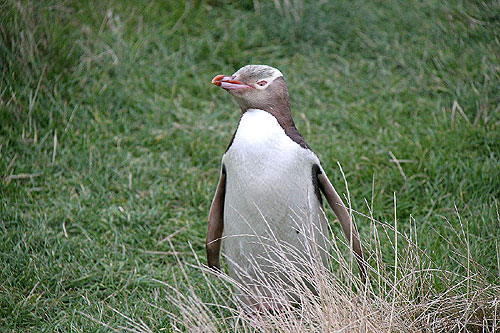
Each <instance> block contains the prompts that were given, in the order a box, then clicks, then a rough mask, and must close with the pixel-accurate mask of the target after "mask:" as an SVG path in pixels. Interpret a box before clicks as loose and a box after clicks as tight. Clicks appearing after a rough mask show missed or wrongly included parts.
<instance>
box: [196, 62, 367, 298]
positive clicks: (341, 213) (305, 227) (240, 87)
mask: <svg viewBox="0 0 500 333" xmlns="http://www.w3.org/2000/svg"><path fill="white" fill-rule="evenodd" d="M212 84H214V85H216V86H218V87H220V88H222V89H224V90H226V91H227V92H229V94H231V95H232V96H233V97H234V99H235V100H236V101H237V102H238V104H239V106H240V109H241V116H240V119H239V123H238V127H237V129H236V131H235V132H234V134H233V137H232V139H231V141H230V144H229V146H228V148H227V149H226V152H225V153H224V155H223V156H222V165H221V170H220V176H219V182H218V185H217V189H216V191H215V195H214V197H213V200H212V204H211V206H210V212H209V217H208V228H207V237H206V244H205V247H206V254H207V262H208V266H209V267H210V268H213V269H220V254H221V246H222V248H223V251H224V254H225V257H226V264H227V268H228V273H229V275H230V276H231V277H232V278H234V280H236V281H237V282H240V283H241V284H244V285H245V284H246V285H249V284H252V281H251V280H252V277H255V278H257V275H258V274H262V272H264V273H266V272H268V273H271V270H272V268H270V267H269V266H270V265H269V264H268V263H269V260H270V259H273V260H275V261H276V260H283V259H282V258H283V256H281V255H278V254H275V255H273V253H275V252H276V251H274V250H273V246H279V245H273V244H286V247H285V248H292V250H290V254H289V255H287V256H289V257H290V258H291V259H293V257H294V256H297V255H301V254H302V253H303V254H305V253H306V252H307V251H309V252H310V248H311V247H310V244H309V243H311V241H313V243H315V244H317V245H318V246H317V247H318V248H319V249H320V251H317V252H318V253H319V256H320V257H321V258H320V261H321V262H322V263H323V265H325V266H326V265H327V263H328V248H329V247H328V244H329V242H328V221H327V219H326V216H325V212H324V209H323V198H322V195H323V196H324V197H325V199H326V201H327V202H328V204H329V205H330V207H331V208H332V210H333V211H334V213H335V215H336V216H337V218H338V220H339V222H340V224H341V227H342V230H343V232H344V234H345V236H346V238H347V240H348V242H349V244H350V245H351V249H352V251H353V252H354V254H355V258H356V260H357V262H358V266H359V268H360V273H361V276H362V279H363V280H364V277H365V274H366V273H365V265H364V257H363V250H362V246H361V242H360V238H359V235H358V232H357V230H356V227H355V225H354V223H353V221H352V219H351V217H350V215H349V213H348V211H347V209H346V206H345V205H344V203H343V202H342V199H341V198H340V196H339V195H338V194H337V191H336V190H335V188H334V187H333V185H332V184H331V182H330V180H329V179H328V177H327V175H326V173H325V171H324V169H323V168H322V166H321V164H320V161H319V158H318V157H317V155H316V154H315V153H314V152H313V150H312V149H311V148H310V146H309V145H308V144H307V143H306V141H305V140H304V138H303V137H302V136H301V135H300V133H299V131H298V130H297V128H296V126H295V123H294V121H293V118H292V113H291V107H290V101H289V94H288V88H287V85H286V82H285V79H284V78H283V74H282V73H281V72H280V71H279V70H278V69H276V68H273V67H270V66H267V65H246V66H244V67H242V68H240V69H239V70H238V71H236V72H235V73H234V74H233V75H231V76H226V75H217V76H215V77H214V78H213V80H212ZM280 258H281V259H280ZM293 262H298V261H293ZM257 266H259V267H257ZM257 268H258V269H257ZM258 272H261V273H258ZM254 301H255V300H254ZM249 302H251V301H248V302H247V303H249Z"/></svg>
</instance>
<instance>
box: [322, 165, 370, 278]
mask: <svg viewBox="0 0 500 333" xmlns="http://www.w3.org/2000/svg"><path fill="white" fill-rule="evenodd" d="M320 168H321V167H320ZM317 180H318V186H319V188H320V190H321V192H323V195H324V196H325V198H326V201H328V204H329V205H330V207H332V209H333V212H334V213H335V215H336V216H337V218H338V219H339V222H340V225H341V227H342V230H343V231H344V235H345V237H346V238H347V240H348V241H349V243H350V244H351V247H352V250H353V252H354V253H355V254H356V256H355V257H356V260H357V262H358V267H359V270H360V273H361V277H362V279H363V281H364V280H365V278H366V269H365V265H366V264H365V260H364V256H363V248H362V247H361V242H360V240H359V234H358V231H357V230H356V226H355V225H354V223H353V221H352V219H351V216H350V215H349V212H348V211H347V208H346V206H345V205H344V203H343V202H342V199H341V198H340V196H339V195H338V193H337V191H336V190H335V188H334V187H333V185H332V183H331V182H330V180H329V179H328V177H327V176H326V174H325V171H324V170H323V169H322V168H321V169H320V170H318V173H317Z"/></svg>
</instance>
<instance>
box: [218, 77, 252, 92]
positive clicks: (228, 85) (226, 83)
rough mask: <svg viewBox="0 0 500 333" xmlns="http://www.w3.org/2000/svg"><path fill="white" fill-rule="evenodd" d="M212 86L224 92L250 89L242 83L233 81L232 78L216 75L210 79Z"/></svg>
mask: <svg viewBox="0 0 500 333" xmlns="http://www.w3.org/2000/svg"><path fill="white" fill-rule="evenodd" d="M212 84H214V85H216V86H218V87H221V88H222V89H226V90H237V89H245V88H252V87H251V86H249V85H247V84H246V83H244V82H241V81H237V80H235V79H234V77H233V76H227V75H217V76H216V77H214V78H213V79H212Z"/></svg>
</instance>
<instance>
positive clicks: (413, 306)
mask: <svg viewBox="0 0 500 333" xmlns="http://www.w3.org/2000/svg"><path fill="white" fill-rule="evenodd" d="M394 203H395V206H394V209H395V211H396V208H397V207H396V202H394ZM354 214H355V216H356V217H358V218H361V219H366V220H369V221H370V237H369V239H367V240H366V241H365V242H364V246H365V251H366V252H367V253H368V256H367V261H368V262H369V273H368V280H367V281H366V283H363V282H362V281H361V280H360V279H359V278H358V276H357V275H356V274H355V272H353V267H352V265H350V262H349V260H346V258H345V251H342V250H341V248H345V245H346V244H345V242H343V241H339V240H338V239H337V238H336V236H335V235H333V237H332V239H331V241H330V246H331V248H332V252H331V258H330V259H331V261H332V262H333V263H334V264H333V265H332V267H329V268H325V267H324V266H323V264H322V262H321V258H320V257H319V256H314V255H312V253H302V254H296V255H297V257H299V256H300V255H302V257H299V258H296V259H294V260H291V259H290V256H289V255H287V254H289V253H293V249H289V248H286V247H285V248H283V245H282V244H281V245H280V246H273V249H275V250H276V249H281V250H278V252H279V251H283V253H279V254H278V255H277V256H276V257H278V258H280V259H279V260H276V257H273V258H275V259H271V260H270V261H269V262H268V263H267V265H268V266H272V267H273V273H272V274H270V273H268V271H269V270H267V269H266V271H267V273H266V272H264V271H263V270H262V269H260V268H257V273H256V276H257V278H254V279H253V282H254V283H255V284H256V285H257V286H258V287H260V289H263V290H266V291H272V292H271V295H269V293H268V292H266V293H265V294H259V293H258V292H257V293H256V291H255V290H256V289H257V290H258V289H259V288H258V287H257V288H255V287H254V288H249V287H248V286H246V285H242V284H241V283H240V282H238V281H236V280H234V279H233V278H231V277H229V276H228V275H226V274H225V273H220V272H215V271H213V270H210V269H208V268H207V267H206V266H205V265H204V264H203V263H202V261H201V260H200V259H199V258H198V257H197V255H196V253H195V252H194V251H193V255H194V256H195V257H196V260H197V261H196V264H195V265H188V266H191V267H194V268H195V269H197V270H200V271H201V272H202V274H203V279H204V283H203V284H202V285H201V286H200V285H199V283H198V281H194V280H192V278H190V276H189V274H188V273H187V271H186V265H185V264H183V263H182V262H181V261H180V260H179V265H180V267H182V274H181V275H180V276H179V281H176V283H175V284H168V283H164V282H161V281H158V282H159V283H161V284H162V285H164V286H165V287H166V288H168V289H169V290H170V292H169V294H168V296H167V298H168V300H169V301H170V302H171V303H172V304H173V305H174V309H169V310H167V309H163V310H164V311H165V312H166V313H167V315H168V316H170V317H171V318H172V328H173V329H174V330H175V331H184V330H187V331H190V332H497V331H498V330H499V329H500V309H499V305H500V286H499V285H498V284H493V283H490V282H488V281H487V280H486V279H485V278H484V277H483V273H484V270H485V268H484V267H481V266H480V265H479V264H478V263H477V261H476V260H475V258H472V257H471V254H470V253H469V252H467V253H461V252H457V251H455V250H453V249H452V250H451V251H450V252H449V253H448V254H447V255H448V256H449V257H450V258H452V259H453V260H455V261H456V262H457V263H458V264H459V265H461V266H462V267H463V269H464V272H465V273H464V274H460V273H457V272H455V271H450V270H447V269H446V268H443V267H441V266H440V265H439V263H436V262H434V261H433V260H432V259H430V258H429V256H428V255H427V253H426V252H427V251H426V249H424V248H422V247H421V246H420V245H419V244H418V233H417V229H416V224H417V223H418V222H417V221H415V220H414V219H413V218H411V219H410V220H409V221H407V227H408V228H407V230H408V232H407V233H403V232H401V231H400V230H398V228H397V225H398V224H404V222H403V221H398V220H397V218H395V220H394V224H390V223H384V222H381V221H377V220H375V219H374V218H373V214H372V212H371V211H370V210H369V214H363V213H360V212H354ZM456 214H457V217H458V218H460V215H459V212H458V211H457V212H456ZM498 222H500V219H499V220H498ZM450 232H454V233H456V234H458V235H460V237H461V241H462V242H464V243H465V244H468V242H470V239H469V235H468V231H467V227H466V225H461V228H460V229H459V230H455V229H453V228H450ZM439 236H440V237H443V239H446V238H447V237H446V235H439ZM381 240H385V241H390V242H391V244H392V250H393V251H394V252H395V253H394V262H387V261H386V259H385V258H384V256H383V255H382V246H381ZM340 243H343V244H340ZM496 257H497V260H500V253H498V252H497V254H496ZM297 262H299V263H300V264H302V265H304V267H308V268H309V269H307V270H301V269H297ZM304 281H308V282H309V283H310V285H312V287H313V288H311V287H310V285H307V284H305V283H304ZM180 284H185V285H187V286H188V288H187V290H184V291H181V287H180ZM313 290H314V291H316V292H313ZM235 291H240V292H243V293H244V294H252V295H253V297H255V298H256V299H257V300H258V304H260V305H262V304H271V308H272V305H274V310H256V308H261V309H262V308H263V307H262V306H261V307H258V306H257V307H253V308H252V307H250V308H249V307H248V306H247V305H245V304H244V303H242V302H241V300H240V299H239V298H238V297H237V296H236V294H235ZM206 294H208V295H209V297H208V300H207V297H206V296H204V295H206ZM290 295H293V297H290ZM278 305H279V306H278ZM151 306H155V305H154V304H151Z"/></svg>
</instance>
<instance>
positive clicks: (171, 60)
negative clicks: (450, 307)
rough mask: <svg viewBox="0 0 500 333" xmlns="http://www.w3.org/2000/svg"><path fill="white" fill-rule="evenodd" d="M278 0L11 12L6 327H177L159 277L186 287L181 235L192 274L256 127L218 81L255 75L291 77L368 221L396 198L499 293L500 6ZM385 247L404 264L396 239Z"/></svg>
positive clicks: (403, 216)
mask: <svg viewBox="0 0 500 333" xmlns="http://www.w3.org/2000/svg"><path fill="white" fill-rule="evenodd" d="M278 3H281V4H282V6H281V7H279V8H278V7H277V6H275V5H274V3H273V2H269V3H267V2H265V1H249V0H248V1H243V2H231V1H223V0H213V1H203V2H201V1H191V2H186V3H181V2H178V1H162V2H160V1H158V2H151V1H135V2H128V1H15V0H8V1H6V3H4V4H2V5H0V12H1V14H0V36H1V37H0V38H1V40H0V61H1V63H0V66H1V73H0V75H1V76H0V78H1V81H0V84H1V85H0V197H1V203H0V235H1V239H2V242H1V244H0V255H1V265H0V267H1V269H0V330H2V331H9V330H11V331H33V332H38V331H42V330H46V331H64V332H66V331H77V332H87V331H91V330H97V331H100V330H103V331H105V330H107V328H106V327H105V326H103V325H102V324H99V323H97V322H96V321H95V320H90V319H89V318H88V317H92V318H94V319H97V320H101V321H103V322H106V323H108V324H110V325H112V326H114V327H116V326H118V325H123V324H124V323H126V322H127V320H126V318H123V317H122V316H121V315H120V314H118V313H116V312H114V311H113V310H112V308H113V309H116V310H118V311H119V312H120V313H122V314H124V315H127V316H130V317H133V318H142V319H143V320H144V321H145V322H146V323H147V325H148V326H149V327H151V328H152V330H154V331H159V330H160V329H162V328H164V329H166V330H167V331H168V329H169V320H170V319H169V318H168V317H167V316H166V315H165V314H164V313H163V312H162V311H161V310H159V309H157V308H155V307H154V306H151V304H155V305H157V306H159V307H164V308H169V307H171V304H169V302H168V301H167V299H166V298H165V293H166V290H165V288H164V287H163V286H162V285H160V284H159V283H157V282H155V281H154V280H153V279H157V280H161V281H166V282H168V283H172V282H174V280H175V279H176V276H177V274H179V266H178V265H177V262H176V259H175V257H174V256H173V255H172V247H171V245H170V244H169V240H171V241H172V244H173V245H174V247H175V251H177V252H179V258H180V259H181V260H182V261H185V262H188V263H193V262H194V258H193V255H192V253H191V250H190V245H189V244H191V245H192V247H193V249H194V250H195V251H196V253H198V254H199V255H200V256H203V242H204V237H205V225H206V216H207V213H208V208H209V203H210V200H211V196H212V194H213V192H214V190H215V186H216V181H217V177H218V170H219V166H220V157H221V155H222V154H223V152H224V151H225V148H226V145H227V143H228V142H229V139H230V137H231V134H232V131H234V129H235V127H236V124H237V120H238V117H239V111H238V108H237V106H236V103H235V102H234V101H233V100H232V99H231V98H230V96H229V95H228V94H225V93H223V91H221V90H220V89H217V88H216V87H213V86H211V85H210V80H211V78H212V77H213V76H214V75H216V74H221V73H225V74H230V73H232V72H233V71H235V70H236V69H238V68H239V67H240V66H242V65H245V64H248V63H264V64H269V65H272V66H275V67H278V68H279V69H280V70H281V71H282V72H283V73H284V74H285V77H286V80H287V82H288V85H289V89H290V94H291V102H292V108H293V110H294V111H293V112H294V117H295V120H296V122H297V126H298V128H299V130H300V131H301V133H302V134H303V136H304V137H305V138H306V140H307V141H308V143H309V144H310V145H311V147H313V149H314V150H315V151H316V152H317V154H318V155H319V156H320V158H321V159H322V164H323V166H324V168H325V170H326V171H327V173H328V174H329V176H330V178H331V180H332V182H333V183H334V184H335V186H336V187H337V189H338V190H339V191H340V192H342V193H346V188H345V187H344V186H343V184H344V181H343V179H342V175H341V173H340V171H339V168H338V166H337V161H338V162H340V164H341V165H342V168H343V170H344V171H345V173H346V179H347V181H348V183H349V190H350V196H351V200H352V204H353V207H354V208H355V209H357V210H359V211H362V212H365V213H366V212H367V211H368V209H367V206H366V204H365V198H366V200H367V202H368V204H369V205H370V206H372V207H373V211H374V214H375V218H376V219H379V220H381V221H392V220H394V213H393V209H394V207H393V193H394V192H395V193H396V197H397V207H398V210H397V216H398V220H399V227H400V228H401V230H402V232H405V230H407V229H408V225H409V222H408V221H410V217H411V218H413V219H415V221H416V225H417V229H418V234H419V244H420V246H421V247H422V248H423V249H424V250H425V251H426V253H427V254H428V255H429V256H430V258H432V260H433V261H434V262H436V263H437V264H438V265H439V267H442V268H443V269H447V270H450V271H456V272H460V273H463V270H464V269H465V268H464V267H466V266H467V265H464V264H463V263H464V260H465V261H467V260H469V262H470V261H471V260H472V259H473V260H474V261H477V262H478V264H480V267H481V269H480V272H479V273H480V274H481V275H482V276H483V277H484V278H485V279H486V280H488V281H489V282H491V283H499V262H498V255H499V254H498V240H499V239H500V218H499V217H498V203H497V200H498V198H499V197H500V88H499V87H500V65H499V64H500V51H499V50H500V42H499V40H500V17H499V13H500V4H499V3H498V1H486V2H469V1H466V2H462V1H446V2H443V1H421V2H404V1H403V2H383V1H380V2H373V1H362V0H357V1H331V2H325V3H320V2H314V1H311V4H308V3H306V2H302V1H295V2H294V1H291V2H290V3H292V4H295V5H294V6H292V7H290V6H286V5H285V2H279V1H278ZM396 160H401V161H400V162H396ZM457 212H458V213H459V214H457ZM328 214H329V216H330V218H331V219H332V220H333V215H332V214H330V213H328ZM458 216H460V217H461V218H460V219H459V218H458ZM357 223H358V227H359V229H360V232H361V235H362V237H363V236H364V237H367V235H368V234H369V224H367V223H366V220H365V219H363V218H358V219H357ZM461 226H463V230H464V234H466V237H465V240H468V242H467V241H464V238H463V237H461V235H457V234H456V233H455V232H454V231H453V230H462V229H461ZM334 228H335V230H337V231H338V230H339V229H338V228H337V227H336V226H334ZM177 231H179V232H178V233H176V234H175V235H173V233H175V232H177ZM169 235H173V236H172V237H170V238H169V239H167V240H166V239H165V238H166V237H167V236H169ZM451 251H454V252H455V253H462V254H464V255H465V258H461V257H460V256H456V255H450V253H451ZM382 252H383V254H384V258H385V260H386V261H387V263H388V264H389V265H390V263H391V262H392V260H393V256H392V254H391V252H392V245H391V242H389V241H388V240H387V241H386V242H382ZM188 274H189V275H190V276H191V278H192V279H194V281H199V284H200V285H201V286H203V283H204V282H203V280H202V277H201V274H200V273H199V272H198V271H197V270H196V269H190V270H188ZM436 288H443V286H441V287H440V286H436ZM201 289H203V288H201ZM206 297H207V300H208V295H206ZM148 303H151V304H148Z"/></svg>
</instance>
